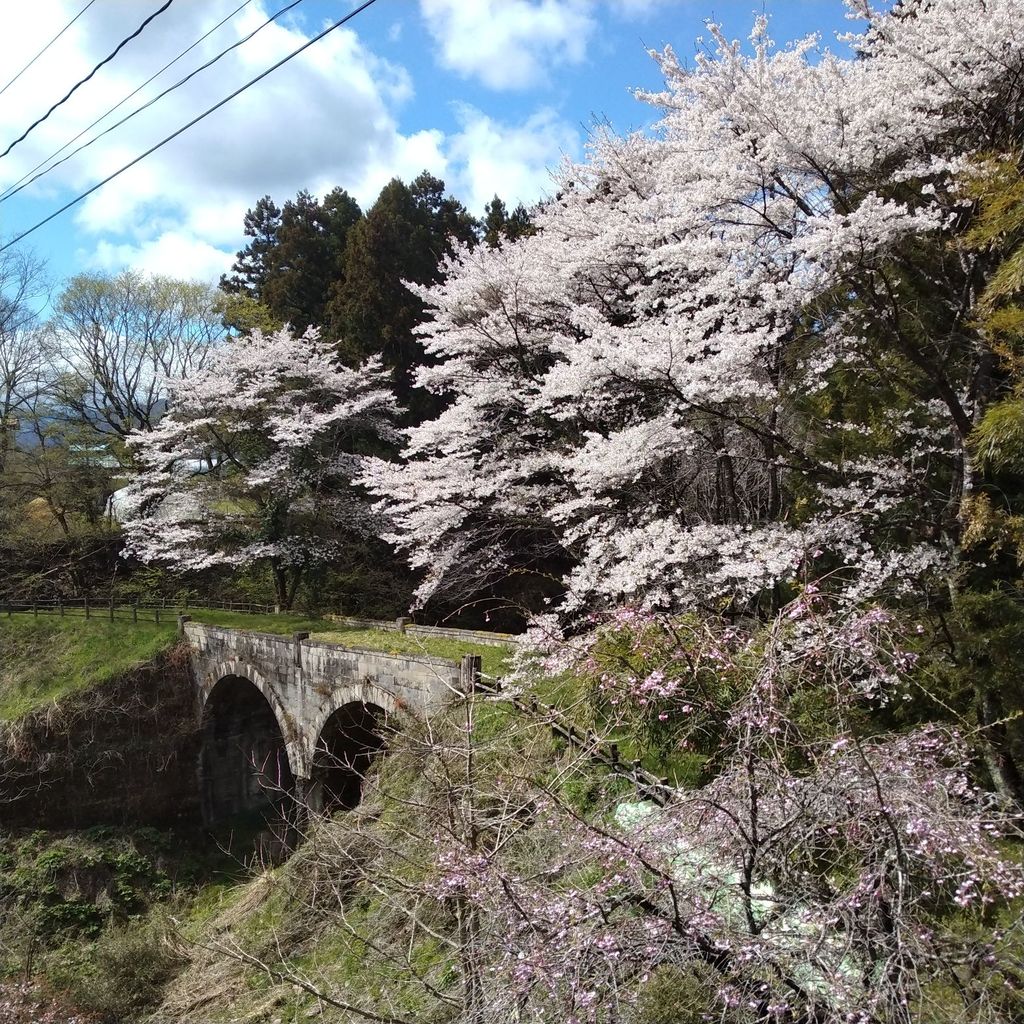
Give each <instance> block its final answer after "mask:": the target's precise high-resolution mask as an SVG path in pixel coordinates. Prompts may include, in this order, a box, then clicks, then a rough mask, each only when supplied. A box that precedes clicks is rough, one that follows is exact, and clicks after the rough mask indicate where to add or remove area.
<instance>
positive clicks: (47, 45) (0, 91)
mask: <svg viewBox="0 0 1024 1024" xmlns="http://www.w3.org/2000/svg"><path fill="white" fill-rule="evenodd" d="M94 3H96V0H89V2H88V3H87V4H86V5H85V6H84V7H83V8H82V9H81V10H80V11H79V12H78V13H77V14H76V15H75V16H74V17H73V18H72V19H71V20H70V21H69V22H68V23H67V24H66V25H65V26H64V27H63V28H62V29H61V30H60V31H59V32H58V33H57V34H56V35H55V36H54V37H53V38H52V39H51V40H50V41H49V42H48V43H47V44H46V45H45V46H44V47H43V48H42V49H41V50H40V51H39V52H38V53H37V54H36V55H35V56H34V57H33V58H32V59H31V60H30V61H29V62H28V63H27V64H26V65H25V66H24V67H23V68H22V69H21V70H20V71H19V72H18V73H17V74H16V75H15V76H14V77H13V78H12V79H11V80H10V81H9V82H8V83H7V84H6V85H5V86H4V87H3V88H2V89H0V96H3V94H4V93H5V92H7V90H8V89H9V88H10V87H11V86H12V85H14V83H15V82H16V81H17V80H18V79H19V78H21V76H22V75H23V74H25V72H26V71H28V69H29V68H30V67H32V65H33V64H35V62H36V61H37V60H39V58H40V57H42V55H43V54H44V53H46V51H47V50H48V49H49V48H50V47H51V46H53V44H54V43H55V42H57V40H58V39H60V37H61V36H62V35H64V33H65V32H67V30H68V29H69V28H71V26H72V25H74V23H75V22H76V21H78V19H79V18H80V17H81V16H82V15H83V14H85V12H86V11H87V10H89V8H90V7H92V5H93V4H94Z"/></svg>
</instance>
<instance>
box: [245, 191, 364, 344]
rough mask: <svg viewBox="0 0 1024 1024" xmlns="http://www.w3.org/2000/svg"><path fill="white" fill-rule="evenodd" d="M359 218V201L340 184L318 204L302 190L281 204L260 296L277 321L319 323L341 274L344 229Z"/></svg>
mask: <svg viewBox="0 0 1024 1024" xmlns="http://www.w3.org/2000/svg"><path fill="white" fill-rule="evenodd" d="M361 217H362V211H361V210H360V209H359V204H358V203H356V201H355V200H354V199H353V198H352V197H351V196H350V195H349V194H348V193H347V192H346V191H345V190H344V189H340V188H336V189H334V190H333V191H332V192H330V193H328V195H327V196H325V198H324V201H323V202H322V203H321V202H320V201H318V200H317V198H316V197H315V196H313V195H311V194H310V193H309V192H307V191H305V190H303V191H301V192H299V194H298V195H297V196H296V197H295V199H294V200H289V201H288V202H286V203H285V204H284V207H283V208H282V210H281V224H280V228H279V229H278V233H277V244H276V245H275V246H274V247H273V249H272V250H271V251H270V253H269V255H268V259H267V269H268V272H267V276H266V280H265V283H264V286H263V290H262V294H261V295H260V298H261V300H262V301H263V303H264V304H265V305H266V306H267V308H268V309H269V310H270V311H271V312H272V313H273V314H274V315H276V316H277V317H278V318H279V319H280V320H281V321H282V322H284V323H290V324H291V325H292V327H293V328H294V329H295V330H296V331H298V332H302V331H304V330H305V329H306V328H307V327H312V326H320V325H321V324H322V323H323V321H324V315H325V307H326V303H327V297H328V293H329V290H330V287H331V284H332V282H333V281H335V280H337V279H338V277H339V275H340V273H341V265H340V260H341V256H342V253H343V252H344V250H345V243H346V241H347V238H348V232H349V230H350V229H351V227H352V226H353V225H354V224H356V223H357V222H358V221H359V219H360V218H361Z"/></svg>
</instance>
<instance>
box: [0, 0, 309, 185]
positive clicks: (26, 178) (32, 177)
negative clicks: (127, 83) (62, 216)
mask: <svg viewBox="0 0 1024 1024" xmlns="http://www.w3.org/2000/svg"><path fill="white" fill-rule="evenodd" d="M250 3H252V0H244V2H243V3H241V4H239V5H238V7H236V8H235V9H234V10H233V11H232V12H231V13H230V14H229V15H228V16H227V17H226V18H223V19H222V20H221V21H219V22H218V23H217V24H216V25H214V26H213V28H211V29H210V31H209V32H207V33H206V35H204V36H201V37H200V38H199V39H197V40H196V41H195V42H194V43H193V44H192V45H191V46H189V47H188V48H187V49H184V50H182V51H181V53H179V54H178V56H177V57H175V58H174V60H172V61H169V62H168V63H167V64H165V65H164V66H163V67H162V68H161V69H160V70H159V71H157V72H156V74H153V75H150V77H149V78H147V79H146V81H145V82H143V83H142V85H140V86H139V87H138V88H137V89H134V90H133V91H132V92H130V93H129V94H128V95H127V96H125V97H124V99H122V100H120V101H118V102H117V103H115V104H114V106H112V107H111V108H110V109H109V110H108V111H107V112H106V113H105V114H101V115H100V116H99V117H98V118H96V120H95V121H93V122H92V124H90V125H88V126H87V127H85V128H83V129H82V130H81V131H80V132H79V133H78V134H77V135H76V136H75V137H74V138H73V139H69V140H68V141H67V142H65V143H64V145H63V146H61V147H60V149H57V150H55V151H54V152H52V153H51V154H50V155H49V156H48V157H47V158H46V159H45V160H41V161H40V162H39V163H37V164H36V165H35V167H33V168H32V170H30V171H28V172H26V173H25V174H23V175H22V176H21V177H20V178H19V179H18V180H17V181H16V182H14V183H13V184H12V185H8V186H7V188H6V189H4V190H3V192H2V193H0V203H2V202H4V201H5V200H7V199H10V198H11V197H12V196H15V195H17V194H18V193H19V192H20V191H21V190H22V189H25V188H28V186H29V185H31V184H33V183H34V182H36V181H38V180H39V179H40V178H42V177H43V176H44V175H46V174H49V173H50V172H51V171H52V170H54V169H55V168H57V167H60V165H61V164H63V163H66V162H67V161H68V160H70V159H71V158H72V157H74V156H77V155H78V154H79V153H81V152H82V150H83V149H88V148H89V147H90V146H91V145H92V144H93V143H94V142H97V141H98V140H99V139H102V138H103V136H104V135H107V134H108V133H109V132H112V131H114V130H115V129H117V128H120V127H121V125H123V124H125V123H126V122H127V121H130V120H131V119H132V118H133V117H135V115H136V114H141V113H142V111H144V110H146V109H148V108H149V107H151V106H153V104H154V103H157V102H158V101H159V100H162V99H163V98H164V96H166V95H167V94H168V93H170V92H174V90H175V89H180V88H181V86H183V85H184V84H185V83H186V82H187V81H189V79H191V78H194V77H195V76H196V75H198V74H199V72H200V71H205V70H206V69H207V68H208V67H211V66H212V65H213V64H216V63H217V61H219V60H220V59H221V57H223V56H225V55H226V54H228V53H230V52H231V51H232V50H234V49H236V48H237V47H239V46H241V45H242V44H243V43H247V42H248V41H249V40H250V39H252V37H253V36H254V35H256V33H257V32H261V31H262V30H263V29H265V28H266V27H267V26H268V25H269V24H271V23H272V22H274V21H276V20H277V19H278V18H280V17H281V15H283V14H287V13H288V11H290V10H291V9H292V8H293V7H296V6H298V4H300V3H302V0H293V2H292V3H290V4H288V5H287V6H286V7H282V8H281V10H279V11H278V12H277V13H276V14H272V15H271V16H270V17H269V18H267V20H266V21H264V22H263V23H262V24H261V25H259V26H257V27H256V28H255V29H253V30H252V32H250V33H249V34H248V35H247V36H245V37H244V38H242V39H239V40H237V41H236V42H234V43H232V44H231V45H230V46H229V47H227V48H226V49H224V50H221V52H220V53H218V54H217V55H216V56H215V57H213V58H212V59H211V60H208V61H207V62H206V63H205V64H203V65H201V66H200V67H198V68H196V69H195V70H194V71H191V72H190V73H189V74H187V75H186V76H185V77H184V78H182V79H179V80H178V81H177V82H175V83H174V85H171V86H168V87H167V88H166V89H164V91H163V92H161V93H158V94H157V95H156V96H154V97H153V98H152V99H151V100H148V101H147V102H146V103H143V104H142V106H141V107H137V108H136V109H135V110H133V111H132V112H131V113H130V114H127V115H126V116H125V117H122V118H121V120H120V121H117V122H115V123H114V124H112V125H110V126H109V127H107V128H104V129H103V131H101V132H100V133H99V134H98V135H95V136H93V138H91V139H89V141H88V142H83V143H82V145H81V146H79V147H78V148H77V149H73V150H72V151H71V152H70V153H68V154H67V156H64V157H61V159H60V160H57V161H56V162H55V163H53V164H50V166H49V167H46V168H45V170H42V171H40V170H39V168H40V167H43V166H44V165H45V164H49V163H50V161H51V160H53V158H54V157H56V156H60V154H61V153H63V152H64V150H65V149H67V148H68V146H71V145H74V144H75V143H76V142H77V141H78V140H79V139H80V138H81V137H82V136H83V135H84V134H85V133H86V132H87V131H89V130H90V129H92V128H95V127H96V125H98V124H99V123H100V121H102V120H103V119H104V118H106V117H109V116H110V115H111V114H112V113H113V112H114V111H115V110H117V108H118V107H120V106H122V105H123V104H125V103H127V102H128V100H130V99H131V98H132V97H133V96H135V95H137V94H138V93H139V92H140V91H141V90H143V89H145V87H146V86H147V85H149V83H150V82H152V81H153V79H154V78H158V77H159V76H160V75H162V74H163V73H164V72H165V71H166V70H167V69H168V68H169V67H170V66H171V65H172V64H175V63H177V62H178V61H179V60H181V58H182V57H184V56H185V54H186V53H188V52H189V51H190V50H194V49H195V48H196V47H197V46H198V45H199V44H200V43H201V42H203V41H204V40H205V39H206V38H207V37H208V36H210V35H212V34H213V33H214V32H216V31H217V29H219V28H220V27H221V26H222V25H223V24H224V23H225V22H227V21H229V20H230V19H231V18H233V17H234V16H235V15H236V14H237V13H238V12H239V11H240V10H241V9H242V8H243V7H246V6H248V5H249V4H250ZM37 171H38V172H39V173H38V174H37V173H36V172H37Z"/></svg>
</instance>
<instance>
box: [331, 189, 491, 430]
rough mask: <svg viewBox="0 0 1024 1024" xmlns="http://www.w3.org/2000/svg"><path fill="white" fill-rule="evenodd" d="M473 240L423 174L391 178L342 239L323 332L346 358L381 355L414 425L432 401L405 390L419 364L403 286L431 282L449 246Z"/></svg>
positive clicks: (419, 311) (413, 307)
mask: <svg viewBox="0 0 1024 1024" xmlns="http://www.w3.org/2000/svg"><path fill="white" fill-rule="evenodd" d="M476 237H477V236H476V222H475V221H474V219H473V218H472V217H471V216H470V215H469V213H468V212H467V211H466V208H465V207H464V206H463V205H462V204H461V203H460V202H458V201H457V200H456V199H453V198H452V197H451V196H448V195H446V194H445V191H444V182H443V181H441V180H440V179H438V178H435V177H434V176H433V175H431V174H428V173H426V172H424V173H423V174H421V175H419V177H417V178H416V179H415V181H413V182H412V183H411V184H410V185H406V184H405V183H403V182H402V181H400V180H399V179H398V178H394V179H392V180H391V181H390V182H389V183H388V184H387V185H386V186H385V187H384V189H383V190H382V192H381V194H380V196H379V197H378V198H377V201H376V202H375V203H374V205H373V206H372V207H371V209H370V210H369V212H368V213H367V215H366V217H365V218H363V219H362V220H361V221H360V222H359V223H358V224H356V225H355V226H354V227H353V228H352V230H351V232H350V233H349V235H348V245H347V248H346V250H345V255H344V259H343V262H342V272H341V274H340V275H339V276H338V278H337V280H336V282H335V285H334V288H333V290H332V295H331V300H330V303H329V304H328V307H327V318H326V326H327V331H328V333H329V334H332V335H334V336H335V337H338V338H340V339H342V347H343V351H344V352H345V354H346V357H348V358H350V359H358V358H361V357H363V356H366V355H369V354H371V353H380V354H381V356H382V358H383V360H384V363H385V365H386V366H388V367H390V368H391V370H392V373H393V379H394V386H395V390H396V393H397V395H398V398H399V401H400V402H401V403H402V404H403V405H405V406H406V407H407V408H408V409H409V412H410V418H411V419H412V420H413V421H414V422H419V421H421V420H422V419H424V418H425V417H426V416H427V415H429V414H431V413H432V412H435V411H436V410H437V409H438V408H439V400H438V399H437V398H436V397H435V396H432V395H428V394H426V393H425V392H423V391H422V390H421V389H419V388H416V387H414V386H413V376H414V372H415V369H416V367H417V366H418V365H421V364H422V363H424V362H425V361H427V357H426V354H425V352H424V350H423V346H422V345H421V343H420V341H419V340H418V338H417V337H416V335H415V334H414V328H415V327H416V325H417V324H418V323H419V322H420V320H421V319H422V317H423V303H422V302H421V301H420V299H419V298H418V297H417V296H415V295H413V294H412V292H410V291H409V289H408V288H406V286H405V284H404V283H403V282H405V281H412V282H415V283H417V284H433V283H436V282H437V281H438V280H439V279H440V274H439V271H438V264H439V262H440V260H441V259H442V257H444V256H446V255H448V254H449V253H450V252H451V251H452V250H451V239H453V238H454V239H455V240H457V241H459V242H463V243H466V244H472V243H474V242H475V241H476Z"/></svg>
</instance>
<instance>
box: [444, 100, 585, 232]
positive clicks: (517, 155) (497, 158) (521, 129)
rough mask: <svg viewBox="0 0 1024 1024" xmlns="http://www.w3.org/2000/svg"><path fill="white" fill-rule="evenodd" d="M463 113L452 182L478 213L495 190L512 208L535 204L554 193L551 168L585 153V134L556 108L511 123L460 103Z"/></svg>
mask: <svg viewBox="0 0 1024 1024" xmlns="http://www.w3.org/2000/svg"><path fill="white" fill-rule="evenodd" d="M458 117H459V121H460V122H461V125H462V130H461V131H460V132H459V133H458V134H457V135H455V136H453V137H452V139H451V141H450V144H449V150H448V151H449V156H450V158H451V163H452V165H453V166H454V167H455V168H456V169H457V170H456V177H455V180H454V181H453V182H451V185H452V186H453V187H454V188H455V190H456V192H457V193H458V195H459V196H460V197H462V198H463V199H464V201H465V203H466V205H467V206H468V207H469V209H470V210H472V211H473V212H474V213H477V214H479V213H481V212H482V211H483V207H484V204H485V203H487V202H489V201H490V199H491V198H492V197H493V196H494V194H495V193H497V194H498V195H499V196H501V198H502V199H503V200H505V202H506V204H508V205H509V206H514V205H515V204H516V203H518V202H522V203H525V204H527V205H529V204H530V203H532V202H534V201H535V200H537V199H538V198H540V197H541V196H543V195H545V194H547V193H549V192H550V186H551V171H552V170H553V169H554V168H555V167H556V166H557V165H558V163H559V162H560V160H561V158H562V157H563V156H565V155H568V156H576V155H578V153H579V149H580V138H579V134H578V133H577V132H576V131H575V129H573V128H572V127H571V126H570V125H568V124H566V123H565V122H564V121H561V120H559V118H558V117H557V116H556V115H555V113H554V112H553V111H551V110H541V111H538V112H537V113H536V114H534V115H533V116H532V117H530V118H529V119H527V120H526V121H525V122H524V123H523V124H519V125H508V124H502V123H500V122H498V121H495V120H494V119H493V118H490V117H488V116H487V115H486V114H484V113H482V112H481V111H479V110H477V109H476V108H475V107H471V106H469V105H467V104H460V105H459V106H458Z"/></svg>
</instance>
